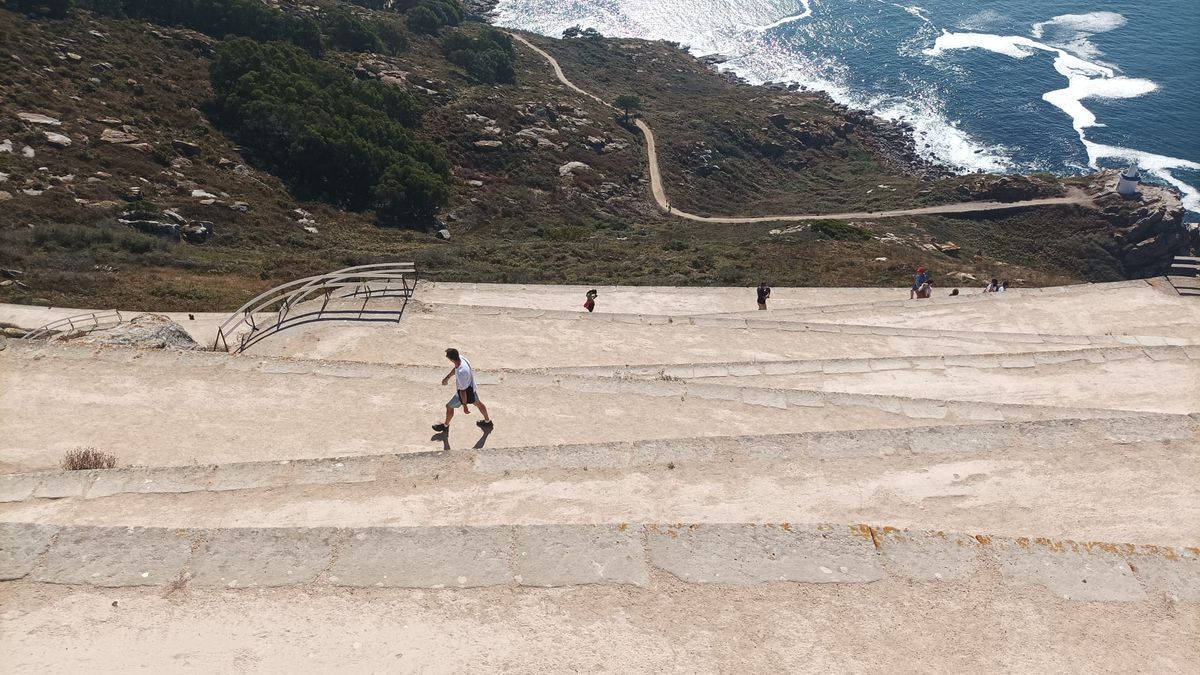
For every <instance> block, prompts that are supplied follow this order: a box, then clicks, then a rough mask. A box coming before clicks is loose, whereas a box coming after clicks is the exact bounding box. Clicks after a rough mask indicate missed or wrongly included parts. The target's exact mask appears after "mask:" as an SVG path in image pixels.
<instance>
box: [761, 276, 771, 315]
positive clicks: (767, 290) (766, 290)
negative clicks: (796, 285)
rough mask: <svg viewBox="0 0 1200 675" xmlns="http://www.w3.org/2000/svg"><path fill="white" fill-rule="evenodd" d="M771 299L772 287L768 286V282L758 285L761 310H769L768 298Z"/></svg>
mask: <svg viewBox="0 0 1200 675" xmlns="http://www.w3.org/2000/svg"><path fill="white" fill-rule="evenodd" d="M769 297H771V287H770V286H768V285H767V282H765V281H764V282H762V283H761V284H759V285H758V308H759V309H766V308H767V298H769Z"/></svg>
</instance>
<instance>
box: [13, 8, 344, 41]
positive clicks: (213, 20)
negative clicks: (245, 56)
mask: <svg viewBox="0 0 1200 675" xmlns="http://www.w3.org/2000/svg"><path fill="white" fill-rule="evenodd" d="M33 1H35V2H36V1H38V0H33ZM78 4H79V6H80V7H83V8H85V9H90V10H92V11H94V12H97V13H100V14H106V15H109V16H115V17H128V18H131V19H142V20H145V21H151V22H153V23H157V24H162V25H167V26H184V27H186V28H191V29H192V30H196V31H200V32H201V33H205V34H207V35H211V36H213V37H218V38H224V37H226V36H230V35H237V36H244V37H249V38H253V39H255V40H260V41H268V40H285V41H288V42H291V43H292V44H294V45H296V46H298V47H300V48H301V49H303V50H305V51H307V52H308V53H310V54H320V53H321V29H320V27H318V26H317V24H316V23H314V22H313V21H312V20H311V19H305V18H297V17H292V16H288V15H287V14H284V13H283V12H281V11H279V10H277V9H275V8H273V7H270V6H268V5H266V4H264V3H263V2H261V0H78Z"/></svg>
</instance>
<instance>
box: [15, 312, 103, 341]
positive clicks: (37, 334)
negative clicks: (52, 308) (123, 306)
mask: <svg viewBox="0 0 1200 675" xmlns="http://www.w3.org/2000/svg"><path fill="white" fill-rule="evenodd" d="M124 321H125V319H124V318H123V317H122V316H121V313H120V312H118V311H117V310H115V309H110V310H108V311H107V312H87V313H86V314H76V315H74V316H68V317H64V318H62V319H59V320H57V321H51V322H50V323H48V324H46V325H45V326H42V327H41V328H34V329H33V330H31V331H29V332H28V333H26V334H25V335H23V336H21V339H23V340H40V339H41V338H47V337H50V336H51V335H54V334H56V333H61V332H63V331H73V330H94V329H96V328H101V327H112V326H116V325H119V324H121V323H123V322H124Z"/></svg>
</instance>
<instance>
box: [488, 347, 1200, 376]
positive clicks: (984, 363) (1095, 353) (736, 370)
mask: <svg viewBox="0 0 1200 675" xmlns="http://www.w3.org/2000/svg"><path fill="white" fill-rule="evenodd" d="M1128 360H1137V361H1141V362H1157V361H1200V345H1187V346H1163V347H1140V346H1122V347H1081V348H1065V349H1057V350H1042V351H1031V352H1022V351H1010V352H997V353H990V354H946V355H943V354H936V355H928V356H908V357H901V356H896V357H874V356H867V357H859V358H844V357H843V358H829V359H777V360H759V361H725V362H703V363H647V364H630V365H604V366H559V367H552V368H539V369H516V368H512V369H502V370H500V371H497V372H498V373H503V372H510V371H511V372H518V373H521V372H545V373H561V374H565V375H590V376H594V377H621V378H629V377H637V378H659V379H671V378H675V379H694V378H700V377H750V376H771V375H796V374H806V373H824V374H841V373H862V372H872V371H893V370H945V369H949V368H977V369H1020V370H1025V369H1029V368H1034V367H1038V366H1047V365H1058V364H1063V363H1088V364H1101V363H1108V362H1114V361H1128Z"/></svg>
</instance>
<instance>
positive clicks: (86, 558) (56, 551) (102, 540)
mask: <svg viewBox="0 0 1200 675" xmlns="http://www.w3.org/2000/svg"><path fill="white" fill-rule="evenodd" d="M191 555H192V540H191V537H190V534H189V533H188V532H187V531H186V530H173V529H166V528H151V527H103V528H97V527H63V528H62V529H61V530H59V532H58V534H57V536H56V537H55V540H54V543H53V544H52V545H51V546H50V549H49V550H48V551H47V552H46V554H45V556H44V557H43V558H42V560H41V563H40V564H39V565H38V566H37V567H36V568H34V570H33V572H32V573H31V574H30V576H31V578H32V579H33V580H34V581H42V582H47V583H55V584H91V585H93V586H161V585H163V584H166V583H169V582H170V581H171V580H173V579H175V578H176V577H177V576H178V575H179V574H180V572H182V571H183V569H184V565H186V564H187V562H188V559H189V558H191Z"/></svg>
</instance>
